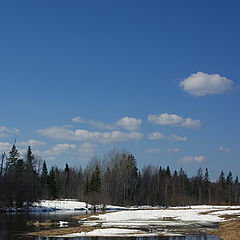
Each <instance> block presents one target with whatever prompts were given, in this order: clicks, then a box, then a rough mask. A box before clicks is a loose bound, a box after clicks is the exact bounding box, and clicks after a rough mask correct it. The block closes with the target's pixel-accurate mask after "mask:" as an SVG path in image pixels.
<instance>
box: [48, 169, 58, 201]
mask: <svg viewBox="0 0 240 240" xmlns="http://www.w3.org/2000/svg"><path fill="white" fill-rule="evenodd" d="M49 194H50V196H51V198H53V199H55V198H57V184H56V177H55V172H54V168H53V167H52V168H51V170H50V172H49Z"/></svg>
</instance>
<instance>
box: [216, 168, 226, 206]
mask: <svg viewBox="0 0 240 240" xmlns="http://www.w3.org/2000/svg"><path fill="white" fill-rule="evenodd" d="M225 184H226V179H225V176H224V172H223V170H222V171H221V173H220V175H219V177H218V203H223V201H224V198H225V197H224V195H225Z"/></svg>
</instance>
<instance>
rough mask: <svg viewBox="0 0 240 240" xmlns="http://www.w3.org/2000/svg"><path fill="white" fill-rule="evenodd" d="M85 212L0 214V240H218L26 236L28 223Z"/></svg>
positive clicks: (208, 239) (197, 239) (209, 239)
mask: <svg viewBox="0 0 240 240" xmlns="http://www.w3.org/2000/svg"><path fill="white" fill-rule="evenodd" d="M85 213H86V211H72V212H64V211H58V212H50V213H31V214H26V213H17V214H16V213H14V214H5V213H0V240H70V239H71V240H124V239H127V240H219V239H218V238H217V237H215V236H211V235H200V236H186V237H137V238H136V237H129V238H126V237H125V238H122V237H76V238H54V237H33V236H26V234H27V233H28V232H29V231H34V228H33V227H31V226H28V225H27V222H29V221H40V222H43V221H46V220H53V221H58V220H67V219H69V218H70V217H72V216H74V215H75V216H76V215H80V214H85Z"/></svg>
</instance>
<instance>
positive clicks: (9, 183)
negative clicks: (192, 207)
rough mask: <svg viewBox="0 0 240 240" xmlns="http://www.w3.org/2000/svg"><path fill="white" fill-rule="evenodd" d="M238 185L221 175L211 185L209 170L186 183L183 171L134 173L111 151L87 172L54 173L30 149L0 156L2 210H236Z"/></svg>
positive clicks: (128, 161) (131, 164) (132, 165)
mask: <svg viewBox="0 0 240 240" xmlns="http://www.w3.org/2000/svg"><path fill="white" fill-rule="evenodd" d="M239 186H240V185H239V181H238V177H236V178H235V179H234V178H233V176H232V173H231V172H228V173H227V174H226V175H225V174H224V172H223V171H221V173H220V175H219V178H218V180H217V181H216V182H211V181H210V177H209V173H208V169H204V171H203V170H202V169H201V168H199V169H198V171H197V174H196V176H194V177H188V176H187V174H186V172H185V171H184V170H183V169H182V168H181V169H180V170H179V171H177V170H175V171H173V172H172V171H171V170H170V168H169V167H166V168H162V167H161V166H159V167H154V166H146V167H144V168H143V169H142V170H141V171H139V170H138V168H137V162H136V159H135V158H134V156H133V155H132V154H130V153H128V152H126V151H122V152H120V151H117V150H113V151H111V152H110V153H109V154H108V155H106V156H105V158H104V160H99V159H96V158H95V159H93V160H91V161H90V162H89V163H88V165H87V167H86V168H84V169H82V168H78V169H76V168H70V167H69V165H68V164H66V166H65V169H59V168H58V167H52V168H51V169H49V170H48V168H47V165H46V162H45V161H41V158H39V157H36V156H34V155H33V153H32V150H31V147H30V146H29V147H28V149H27V152H26V156H25V158H23V159H22V158H20V156H19V152H18V149H17V147H16V144H13V146H12V149H11V150H10V152H9V154H8V155H6V154H5V153H4V154H2V158H1V165H0V207H7V206H16V207H21V206H23V204H24V203H27V204H29V205H30V204H31V203H32V202H34V201H37V200H40V199H56V198H74V199H79V200H81V201H86V202H89V203H91V204H98V203H102V204H113V205H123V206H124V205H152V206H156V205H159V206H170V205H171V206H175V205H186V204H238V203H239V197H240V193H239Z"/></svg>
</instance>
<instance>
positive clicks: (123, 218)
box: [61, 205, 240, 237]
mask: <svg viewBox="0 0 240 240" xmlns="http://www.w3.org/2000/svg"><path fill="white" fill-rule="evenodd" d="M238 208H239V207H236V206H232V207H229V206H210V205H199V206H188V207H174V208H165V209H147V210H128V211H121V212H111V213H106V214H101V215H98V216H97V217H98V220H93V221H88V220H85V221H81V224H82V225H83V226H95V227H98V228H100V229H96V230H94V231H91V232H81V233H74V234H70V235H66V236H61V237H83V236H89V237H97V236H104V237H109V236H111V237H113V236H121V237H130V236H134V237H141V236H142V237H151V236H159V235H160V236H177V235H179V236H180V235H184V232H183V229H193V230H196V231H200V229H202V231H204V229H206V228H212V227H214V226H215V224H216V223H218V222H221V221H223V220H224V219H223V218H222V215H225V214H239V215H240V208H239V209H238ZM190 232H191V231H190Z"/></svg>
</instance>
